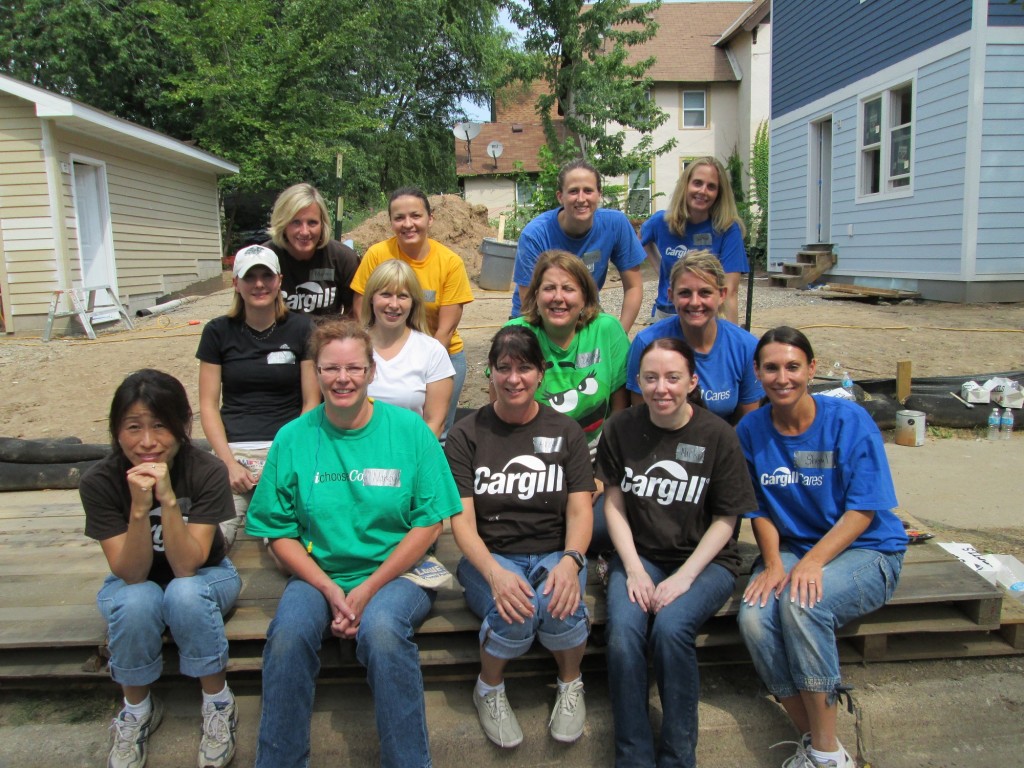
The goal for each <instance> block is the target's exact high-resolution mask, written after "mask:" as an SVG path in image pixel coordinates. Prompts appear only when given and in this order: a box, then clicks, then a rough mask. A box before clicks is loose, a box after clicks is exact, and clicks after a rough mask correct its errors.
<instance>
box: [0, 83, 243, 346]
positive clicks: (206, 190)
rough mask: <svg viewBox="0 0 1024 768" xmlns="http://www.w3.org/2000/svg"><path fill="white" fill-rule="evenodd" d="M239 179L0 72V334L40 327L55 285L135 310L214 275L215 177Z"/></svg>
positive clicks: (196, 155) (224, 166)
mask: <svg viewBox="0 0 1024 768" xmlns="http://www.w3.org/2000/svg"><path fill="white" fill-rule="evenodd" d="M237 172H238V167H237V166H236V165H233V164H232V163H229V162H227V161H225V160H222V159H221V158H218V157H215V156H213V155H211V154H208V153H206V152H203V151H201V150H198V149H196V148H194V147H191V146H188V145H187V144H183V143H182V142H179V141H176V140H175V139H171V138H170V137H168V136H165V135H163V134H160V133H157V132H156V131H152V130H149V129H147V128H143V127H141V126H138V125H135V124H133V123H130V122H127V121H125V120H121V119H118V118H116V117H114V116H112V115H110V114H108V113H106V112H102V111H100V110H97V109H93V108H92V107H89V106H86V105H85V104H82V103H80V102H77V101H74V100H73V99H69V98H67V97H64V96H58V95H56V94H53V93H50V92H48V91H45V90H42V89H40V88H36V87H34V86H31V85H27V84H25V83H22V82H21V81H18V80H15V79H13V78H10V77H6V76H4V75H0V253H2V259H0V304H2V314H0V320H2V327H3V330H4V332H6V333H15V332H19V333H25V332H37V331H39V330H41V329H42V328H43V327H44V326H45V324H46V318H47V312H48V310H49V306H50V299H51V297H52V296H53V292H54V291H56V290H61V289H67V288H73V287H82V286H83V285H85V286H94V285H109V286H110V287H111V288H112V289H113V291H114V292H115V293H116V295H117V296H118V297H120V299H121V301H122V302H123V303H124V304H126V305H127V306H128V307H129V310H130V311H134V310H136V309H139V308H142V307H146V306H149V305H151V304H152V303H153V302H154V300H155V299H156V298H157V297H159V296H163V295H165V294H167V293H171V292H173V291H177V290H180V289H182V288H185V287H186V286H188V285H191V284H192V283H195V282H197V281H199V280H204V279H206V278H209V277H213V276H215V275H218V274H220V271H221V239H220V207H219V201H218V196H217V179H218V177H219V176H223V175H226V174H233V173H237ZM62 308H63V307H62ZM55 329H56V330H61V328H60V327H59V326H56V327H55Z"/></svg>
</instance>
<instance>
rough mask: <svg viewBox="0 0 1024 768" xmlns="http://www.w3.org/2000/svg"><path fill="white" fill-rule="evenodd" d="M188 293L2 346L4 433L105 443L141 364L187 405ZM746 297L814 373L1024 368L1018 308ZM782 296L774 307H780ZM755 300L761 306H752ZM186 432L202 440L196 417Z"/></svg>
mask: <svg viewBox="0 0 1024 768" xmlns="http://www.w3.org/2000/svg"><path fill="white" fill-rule="evenodd" d="M442 210H443V209H442ZM439 216H440V213H439V214H438V217H439ZM476 242H478V243H479V238H478V239H477V241H476ZM650 280H653V277H652V276H651V277H650ZM196 290H197V291H199V290H202V291H205V295H192V296H190V297H189V299H188V302H187V303H186V304H185V305H184V306H182V307H180V308H178V309H176V310H174V311H172V312H169V313H167V314H164V315H158V316H156V317H150V318H140V319H138V320H137V321H136V322H135V330H133V331H126V330H123V329H122V328H121V326H120V325H119V324H116V323H115V324H113V326H112V327H108V328H106V329H105V330H102V331H101V332H100V337H99V338H98V339H97V340H96V341H89V340H87V339H85V338H84V337H82V336H71V337H61V338H57V339H54V340H52V341H50V342H48V343H44V342H42V341H41V340H39V339H38V338H24V337H14V338H4V339H0V382H2V387H3V398H2V401H0V423H2V424H3V425H4V427H3V429H2V431H3V433H4V435H5V436H8V437H21V438H28V439H32V438H43V437H61V436H69V435H73V436H76V437H79V438H81V439H82V440H83V441H84V442H105V441H106V440H107V439H108V435H107V431H106V416H107V410H108V407H109V404H110V397H111V395H112V394H113V391H114V389H115V388H116V387H117V385H118V383H120V381H121V379H123V378H124V376H125V375H126V374H127V373H128V372H130V371H133V370H137V369H139V368H146V367H153V368H159V369H161V370H165V371H167V372H169V373H171V374H173V375H175V376H177V377H178V378H180V379H181V381H182V382H183V383H184V384H185V387H186V389H187V390H188V392H189V396H190V398H191V399H192V403H193V405H194V406H195V405H196V404H197V401H198V375H199V364H198V361H197V360H196V359H195V351H196V346H197V345H198V343H199V335H200V333H201V332H202V323H204V322H205V321H207V320H210V319H212V318H214V317H216V316H218V315H221V314H223V313H224V312H225V311H226V310H227V308H228V305H229V303H230V298H231V293H230V291H231V288H230V281H229V278H228V276H227V275H225V276H224V278H223V280H222V281H221V282H217V281H213V282H212V283H211V282H210V281H208V283H207V284H206V285H203V286H197V288H196ZM474 290H475V294H476V296H477V300H476V301H474V302H473V303H471V304H469V305H467V307H466V310H465V314H464V315H463V318H462V323H461V324H460V333H461V334H462V336H463V339H464V340H465V342H466V349H467V357H468V359H469V368H470V370H469V376H468V378H467V381H466V386H465V389H464V390H463V398H462V405H463V406H468V407H476V406H479V405H481V404H483V403H484V402H485V401H486V387H485V380H484V378H483V367H484V366H483V361H484V358H485V356H486V351H487V346H488V344H489V341H490V338H491V336H493V334H494V333H495V331H496V330H497V329H498V328H499V327H500V326H501V325H502V323H503V322H504V321H505V319H506V318H507V317H508V309H509V296H510V294H508V293H498V292H489V291H481V290H479V289H474ZM754 292H755V297H760V299H759V300H757V301H755V310H754V314H753V318H752V325H753V332H754V333H755V334H759V333H761V332H763V331H764V330H766V329H768V328H771V327H774V326H776V325H781V324H789V325H794V326H796V327H798V328H801V329H803V330H804V331H805V332H806V333H807V334H808V336H809V337H810V339H811V341H812V343H813V344H814V347H815V352H816V355H817V358H818V360H819V372H820V371H823V370H825V369H828V368H830V367H831V366H832V363H833V362H834V361H840V362H841V363H842V365H843V367H845V368H847V369H848V370H849V371H850V373H851V375H852V376H853V377H854V379H860V378H877V377H894V376H895V374H896V363H897V361H899V360H910V361H912V364H913V375H914V376H918V377H925V376H942V375H957V374H975V373H986V372H995V371H1010V370H1020V369H1024V304H978V305H960V304H940V303H933V302H924V303H916V304H912V305H899V304H897V305H890V306H876V305H869V304H862V303H858V302H855V301H829V300H824V299H813V298H805V297H801V300H802V301H805V302H811V303H802V304H799V305H793V304H789V303H788V300H787V296H786V294H787V293H792V292H790V291H787V290H786V289H780V288H768V287H767V285H765V284H764V282H763V281H758V284H757V286H756V287H755V289H754ZM621 295H622V291H621V288H620V287H619V285H618V283H617V282H614V281H612V280H609V283H608V285H607V286H606V287H605V290H604V291H603V292H602V303H603V304H604V305H605V307H606V309H607V310H608V311H612V312H617V311H618V309H617V307H618V305H619V304H620V303H621ZM780 298H781V302H782V305H777V304H779V299H780ZM741 299H742V295H741ZM761 303H763V304H765V305H766V306H764V307H763V308H758V304H761ZM645 309H646V308H645ZM642 314H643V313H642ZM192 323H195V324H194V325H193V324H192ZM639 327H640V326H639V325H638V326H636V327H634V331H636V330H637V329H638V328H639ZM194 429H195V434H196V435H197V436H201V427H200V425H199V419H198V417H197V418H196V420H195V424H194Z"/></svg>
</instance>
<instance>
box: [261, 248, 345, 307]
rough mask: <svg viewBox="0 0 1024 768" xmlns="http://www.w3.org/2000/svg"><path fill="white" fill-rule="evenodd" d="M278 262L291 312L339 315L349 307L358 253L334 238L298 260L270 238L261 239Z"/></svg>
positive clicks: (285, 297)
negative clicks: (308, 256)
mask: <svg viewBox="0 0 1024 768" xmlns="http://www.w3.org/2000/svg"><path fill="white" fill-rule="evenodd" d="M263 245H264V247H266V248H269V249H270V250H272V251H273V252H274V253H276V254H277V258H278V260H279V261H280V262H281V292H282V294H283V295H284V301H285V304H287V305H288V309H290V310H291V311H292V312H304V313H306V314H311V315H342V314H344V313H345V312H347V311H349V310H350V309H351V307H352V298H353V294H352V287H351V286H352V278H353V277H355V274H356V269H358V267H359V255H358V254H357V253H356V252H355V251H353V250H352V249H351V248H349V247H348V246H347V245H342V244H341V243H339V242H338V241H337V240H328V241H327V244H326V245H325V246H324V247H323V248H317V249H316V252H315V253H314V254H313V258H311V259H310V260H309V261H299V260H298V259H295V258H293V257H292V255H291V254H290V253H288V251H287V250H285V249H284V248H279V247H278V246H276V245H274V243H273V242H270V241H268V242H266V243H263Z"/></svg>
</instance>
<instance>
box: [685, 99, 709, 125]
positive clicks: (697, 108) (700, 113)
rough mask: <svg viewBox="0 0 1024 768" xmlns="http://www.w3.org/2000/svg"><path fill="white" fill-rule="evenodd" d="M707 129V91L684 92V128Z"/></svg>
mask: <svg viewBox="0 0 1024 768" xmlns="http://www.w3.org/2000/svg"><path fill="white" fill-rule="evenodd" d="M707 127H708V93H707V91H683V128H707Z"/></svg>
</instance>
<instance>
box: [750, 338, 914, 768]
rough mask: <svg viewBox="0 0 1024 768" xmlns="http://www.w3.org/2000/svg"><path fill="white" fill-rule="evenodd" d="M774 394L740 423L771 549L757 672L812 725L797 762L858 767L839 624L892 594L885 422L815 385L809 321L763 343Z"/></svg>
mask: <svg viewBox="0 0 1024 768" xmlns="http://www.w3.org/2000/svg"><path fill="white" fill-rule="evenodd" d="M754 365H755V370H756V371H757V377H758V379H760V381H761V384H762V385H763V386H764V390H765V394H766V395H767V396H768V401H769V405H768V406H767V407H764V408H760V409H758V410H757V411H755V412H753V413H751V414H749V415H748V416H747V417H746V418H745V419H743V421H741V422H740V423H739V425H738V426H737V427H736V433H737V435H738V436H739V438H740V443H741V445H742V446H743V453H744V455H745V456H746V459H747V467H748V469H749V470H750V474H751V478H752V479H753V481H754V490H755V492H756V494H757V501H758V509H757V511H756V512H754V513H752V514H751V515H749V517H751V518H752V523H753V528H754V535H755V537H756V538H757V543H758V546H759V547H760V549H761V557H760V559H759V561H758V563H757V564H755V567H754V571H753V574H752V576H751V579H750V583H749V584H748V585H747V588H746V590H745V591H744V593H743V604H742V606H741V607H740V614H739V624H740V632H741V634H742V635H743V640H744V642H745V643H746V645H747V650H748V651H749V652H750V655H751V657H752V658H753V661H754V666H755V668H756V669H757V673H758V675H760V677H761V679H762V680H763V681H764V683H765V685H766V686H767V687H768V690H769V692H770V693H771V694H772V695H773V696H775V697H776V698H777V699H778V700H779V701H780V702H781V703H782V706H783V707H784V708H785V710H786V713H787V714H788V715H789V717H790V720H792V721H793V724H794V725H795V726H796V728H797V730H798V731H799V732H800V733H801V734H802V737H801V739H800V741H799V742H798V743H797V752H796V755H795V756H794V758H793V759H792V761H791V763H792V764H793V765H799V766H806V767H807V768H817V767H819V766H822V767H825V766H828V767H831V768H853V766H855V763H854V761H853V759H852V758H851V757H850V755H849V753H847V752H846V750H844V749H843V746H842V745H841V744H840V743H839V741H838V739H837V738H836V712H837V710H838V707H837V701H836V700H837V695H838V691H839V686H840V682H841V678H840V673H839V654H838V651H837V649H836V630H837V629H838V628H839V627H842V626H843V625H845V624H847V623H849V622H851V621H854V620H855V619H858V618H860V617H861V616H864V615H865V614H867V613H870V612H871V611H874V610H876V609H877V608H879V607H881V606H882V605H883V604H884V603H885V602H886V601H888V600H889V598H890V597H892V594H893V591H894V590H895V588H896V582H897V580H898V579H899V574H900V570H901V568H902V565H903V553H904V552H905V551H906V546H907V536H906V534H905V533H904V531H903V526H902V524H901V523H900V521H899V519H897V517H896V516H895V515H894V514H893V512H892V508H893V507H895V506H896V493H895V490H894V489H893V483H892V476H891V475H890V473H889V465H888V462H887V460H886V457H885V448H884V446H883V444H882V436H881V434H880V433H879V431H878V427H876V426H875V424H874V422H873V421H872V420H871V417H870V416H869V415H868V414H867V412H866V411H865V410H864V409H863V408H861V407H860V406H859V405H857V404H856V403H852V402H849V401H846V400H841V399H838V398H831V397H825V396H820V395H819V396H812V395H811V394H810V391H809V389H808V386H809V385H810V383H811V380H812V379H813V378H814V371H815V360H814V352H813V350H812V349H811V344H810V342H809V341H808V340H807V337H806V336H804V334H802V333H801V332H800V331H798V330H796V329H794V328H788V327H786V326H782V327H779V328H774V329H772V330H770V331H768V332H767V333H765V334H764V336H762V337H761V340H760V341H759V342H758V344H757V348H756V350H755V353H754Z"/></svg>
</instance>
